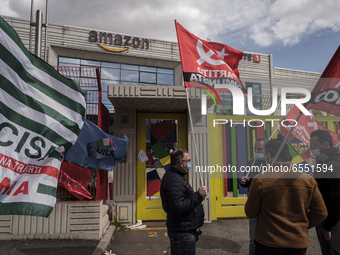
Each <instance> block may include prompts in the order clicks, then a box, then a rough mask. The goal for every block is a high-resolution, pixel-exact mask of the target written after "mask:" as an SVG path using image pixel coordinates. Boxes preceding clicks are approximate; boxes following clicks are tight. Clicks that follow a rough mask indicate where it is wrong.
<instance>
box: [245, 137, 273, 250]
mask: <svg viewBox="0 0 340 255" xmlns="http://www.w3.org/2000/svg"><path fill="white" fill-rule="evenodd" d="M267 141H268V140H267V139H266V138H262V137H261V138H258V139H256V141H255V146H254V149H255V155H254V158H253V159H251V160H249V161H248V163H247V167H249V168H247V171H245V172H244V173H243V176H242V178H241V180H240V185H241V186H242V187H244V188H249V187H250V184H251V181H252V179H253V178H254V177H255V175H257V174H258V173H260V172H261V168H262V166H264V165H266V161H265V159H264V145H265V144H266V142H267ZM256 222H257V217H254V218H250V219H249V255H254V252H255V237H254V232H255V226H256Z"/></svg>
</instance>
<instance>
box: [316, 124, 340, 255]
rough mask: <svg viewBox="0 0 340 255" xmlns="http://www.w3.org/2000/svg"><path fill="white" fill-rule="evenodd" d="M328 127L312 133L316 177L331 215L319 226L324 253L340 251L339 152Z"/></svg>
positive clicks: (330, 253)
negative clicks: (327, 129)
mask: <svg viewBox="0 0 340 255" xmlns="http://www.w3.org/2000/svg"><path fill="white" fill-rule="evenodd" d="M332 146H333V139H332V136H331V135H330V133H329V132H328V131H326V130H316V131H314V132H312V133H311V135H310V149H311V153H312V154H313V155H314V156H315V157H316V160H317V162H316V165H315V167H314V178H315V179H316V181H317V183H318V187H319V189H320V192H321V194H322V197H323V199H324V201H325V204H326V207H327V210H328V217H327V218H326V219H325V220H324V221H323V222H322V223H320V224H319V225H317V226H316V232H317V234H318V239H319V243H320V246H321V250H322V254H323V255H333V254H337V255H339V254H340V153H339V152H338V150H337V149H336V148H335V147H332Z"/></svg>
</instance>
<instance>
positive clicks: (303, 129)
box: [281, 105, 340, 149]
mask: <svg viewBox="0 0 340 255" xmlns="http://www.w3.org/2000/svg"><path fill="white" fill-rule="evenodd" d="M299 113H300V109H299V108H298V107H297V106H296V105H294V106H293V108H292V109H291V110H290V111H289V112H288V113H287V115H286V117H285V121H284V125H281V133H282V134H283V135H284V136H286V135H287V133H288V131H289V130H290V127H289V126H294V127H293V132H292V134H291V136H290V137H289V139H288V140H289V141H291V140H292V139H293V138H294V137H295V138H297V139H299V140H300V141H302V142H304V143H306V144H308V145H309V143H310V134H311V133H312V132H313V131H314V130H317V129H321V130H326V131H328V132H329V133H330V134H331V136H332V138H333V147H336V148H338V149H339V147H340V135H339V134H336V133H334V132H332V131H330V130H328V129H327V128H326V127H324V126H323V125H322V124H321V123H320V122H318V121H317V120H316V119H315V117H314V116H313V115H311V116H306V115H304V114H302V115H301V117H300V119H299V121H298V123H296V121H295V120H296V117H297V116H298V114H299Z"/></svg>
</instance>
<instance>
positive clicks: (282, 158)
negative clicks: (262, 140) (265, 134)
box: [264, 139, 292, 162]
mask: <svg viewBox="0 0 340 255" xmlns="http://www.w3.org/2000/svg"><path fill="white" fill-rule="evenodd" d="M281 145H282V141H281V140H279V139H272V140H270V141H268V142H267V143H266V145H265V146H264V148H265V150H266V152H269V153H270V155H271V156H272V157H273V158H274V157H275V156H276V154H277V152H278V151H279V149H280V147H281ZM291 160H292V156H291V155H290V153H289V148H288V145H287V144H285V145H284V146H283V149H282V151H281V153H280V155H279V157H278V158H277V161H279V162H287V161H291Z"/></svg>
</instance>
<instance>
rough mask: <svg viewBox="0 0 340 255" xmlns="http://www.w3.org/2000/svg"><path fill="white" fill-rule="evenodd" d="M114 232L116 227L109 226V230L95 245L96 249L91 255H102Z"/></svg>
mask: <svg viewBox="0 0 340 255" xmlns="http://www.w3.org/2000/svg"><path fill="white" fill-rule="evenodd" d="M115 230H116V226H114V225H110V227H109V229H108V230H107V231H106V233H105V235H104V237H103V238H102V239H101V240H100V242H99V244H98V245H97V247H96V249H95V250H94V252H93V253H92V255H103V253H104V252H105V250H106V248H107V246H108V245H109V243H110V241H111V238H112V236H113V233H114V232H115Z"/></svg>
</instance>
